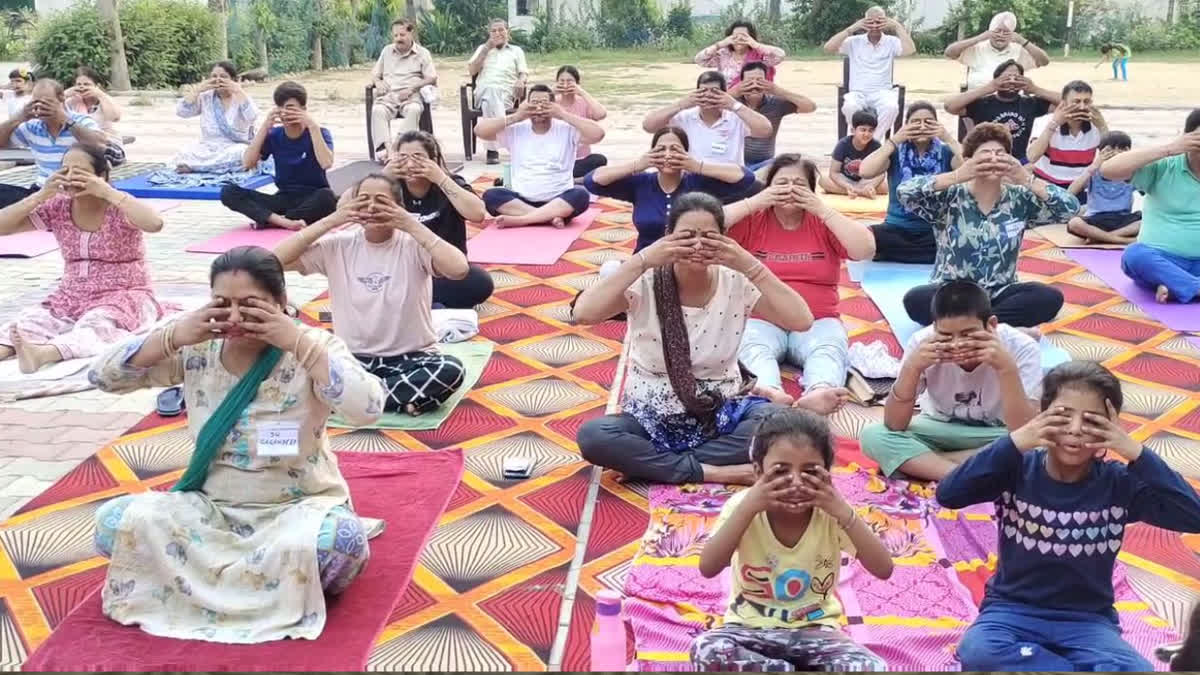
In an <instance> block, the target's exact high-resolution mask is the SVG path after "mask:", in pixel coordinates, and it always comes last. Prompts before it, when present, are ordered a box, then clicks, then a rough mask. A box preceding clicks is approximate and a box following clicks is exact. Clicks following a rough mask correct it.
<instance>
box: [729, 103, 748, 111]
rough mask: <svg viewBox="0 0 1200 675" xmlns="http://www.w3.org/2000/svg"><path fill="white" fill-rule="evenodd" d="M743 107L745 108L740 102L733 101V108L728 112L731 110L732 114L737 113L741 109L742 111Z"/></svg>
mask: <svg viewBox="0 0 1200 675" xmlns="http://www.w3.org/2000/svg"><path fill="white" fill-rule="evenodd" d="M744 107H746V104H745V103H742V102H741V101H734V102H733V107H731V108H730V110H732V111H733V112H737V111H739V110H741V109H742V108H744Z"/></svg>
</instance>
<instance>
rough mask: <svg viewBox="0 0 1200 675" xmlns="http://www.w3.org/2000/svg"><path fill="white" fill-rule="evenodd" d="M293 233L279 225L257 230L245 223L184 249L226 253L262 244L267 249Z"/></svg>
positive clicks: (195, 251)
mask: <svg viewBox="0 0 1200 675" xmlns="http://www.w3.org/2000/svg"><path fill="white" fill-rule="evenodd" d="M293 234H295V232H293V231H291V230H284V229H281V228H277V227H271V228H267V229H263V230H255V229H252V228H251V227H250V226H249V225H244V226H242V227H239V228H237V229H236V230H230V231H228V232H226V233H225V234H220V235H217V236H215V237H213V238H212V239H208V240H206V241H202V242H200V243H198V244H192V245H191V246H188V247H187V248H186V249H184V250H186V251H187V252H188V253H224V252H226V251H228V250H229V249H231V248H237V247H238V246H261V247H263V248H265V249H273V248H275V246H276V244H278V243H279V242H281V241H283V240H284V239H287V238H288V237H290V236H292V235H293Z"/></svg>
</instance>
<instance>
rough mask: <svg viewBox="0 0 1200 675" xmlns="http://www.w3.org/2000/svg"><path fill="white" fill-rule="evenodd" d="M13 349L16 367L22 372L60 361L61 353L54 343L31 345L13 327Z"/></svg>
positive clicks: (33, 370)
mask: <svg viewBox="0 0 1200 675" xmlns="http://www.w3.org/2000/svg"><path fill="white" fill-rule="evenodd" d="M11 335H12V338H11V339H12V343H13V351H15V352H16V354H17V367H18V368H20V369H21V372H22V373H26V374H28V373H35V372H37V371H38V369H39V368H41V367H42V366H45V365H49V364H51V363H58V362H59V361H62V354H60V353H59V351H58V347H55V346H54V345H31V344H27V343H26V342H25V338H23V337H21V334H20V333H18V332H17V330H16V329H15V328H14V329H13V331H12V334H11Z"/></svg>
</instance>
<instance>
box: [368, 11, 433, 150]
mask: <svg viewBox="0 0 1200 675" xmlns="http://www.w3.org/2000/svg"><path fill="white" fill-rule="evenodd" d="M416 39H417V26H416V24H414V23H413V22H412V21H409V20H408V19H396V20H395V21H393V22H392V44H390V45H388V46H386V47H384V48H383V51H382V52H380V53H379V60H378V61H376V62H375V67H374V68H372V69H371V82H372V84H374V85H375V105H373V106H371V139H372V142H373V143H375V157H376V159H378V160H379V161H380V162H384V163H386V162H387V149H388V148H389V147H390V146H391V142H390V141H391V131H390V129H389V128H388V127H389V123H390V122H391V121H392V120H393V119H395V118H397V117H398V118H400V127H401V128H400V131H399V132H398V133H397V135H399V134H400V133H404V132H405V131H416V130H417V129H418V128H419V127H420V124H421V113H422V112H423V111H424V110H425V101H424V100H422V98H421V88H422V87H424V86H426V85H431V84H437V69H436V68H434V66H433V56H432V55H431V54H430V53H429V50H428V49H425V48H424V47H422V46H421V45H419V44H417V43H416Z"/></svg>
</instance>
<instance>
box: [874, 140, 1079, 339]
mask: <svg viewBox="0 0 1200 675" xmlns="http://www.w3.org/2000/svg"><path fill="white" fill-rule="evenodd" d="M1011 152H1012V135H1011V134H1010V133H1009V131H1008V127H1005V126H1004V125H1002V124H995V123H984V124H980V125H978V126H976V127H975V129H974V130H972V131H971V133H970V134H969V135H968V136H967V138H966V140H965V141H963V157H965V158H966V161H964V162H963V164H962V166H960V167H959V168H958V169H956V170H954V171H951V172H949V173H943V174H939V175H937V176H917V177H914V178H912V179H910V180H907V181H905V182H904V183H902V184H901V185H900V187H899V188H897V189H896V196H897V197H898V198H899V200H900V203H901V205H903V206H904V208H905V209H908V210H909V211H911V212H912V213H913V214H915V215H917V216H918V217H920V218H922V219H924V220H926V221H927V222H929V223H931V224H932V225H933V230H934V236H935V238H936V239H937V257H936V260H935V261H934V264H933V277H932V278H931V279H930V283H929V284H926V285H923V286H917V287H916V288H914V289H912V290H910V291H909V292H908V293H907V294H905V296H904V308H905V310H907V311H908V315H909V317H911V318H912V320H913V321H916V322H917V323H919V324H921V325H922V326H927V325H929V324H930V323H932V317H931V316H930V309H929V303H930V300H931V299H932V298H933V292H934V290H936V289H937V286H938V284H940V283H941V282H943V281H949V280H952V279H970V280H971V281H974V282H975V283H977V284H979V285H980V286H982V287H983V288H984V289H985V290H987V291H988V294H989V295H990V296H991V299H992V309H993V311H994V313H995V315H996V317H997V318H998V319H999V320H1000V323H1006V324H1009V325H1011V326H1028V327H1032V326H1037V325H1039V324H1041V323H1045V322H1046V321H1049V320H1051V319H1053V318H1054V317H1055V315H1057V314H1058V310H1059V309H1061V308H1062V304H1063V295H1062V293H1061V292H1060V291H1058V290H1057V289H1055V288H1053V287H1051V286H1047V285H1046V284H1040V283H1036V282H1025V283H1018V282H1017V255H1018V254H1019V253H1020V252H1021V239H1022V238H1023V236H1024V234H1025V228H1026V227H1028V226H1034V225H1045V224H1048V223H1061V222H1065V221H1066V220H1067V219H1069V218H1070V217H1071V216H1073V215H1074V214H1075V213H1076V212H1077V211H1079V200H1078V199H1076V198H1075V197H1074V195H1072V194H1071V193H1069V192H1067V191H1066V190H1063V189H1062V188H1059V187H1056V186H1054V185H1050V184H1049V183H1046V182H1044V181H1042V180H1040V179H1038V178H1036V177H1034V176H1033V175H1032V174H1030V173H1029V172H1027V171H1026V170H1025V167H1023V166H1021V163H1020V162H1019V161H1018V160H1017V159H1016V158H1015V157H1013V156H1012V154H1010V153H1011Z"/></svg>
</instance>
